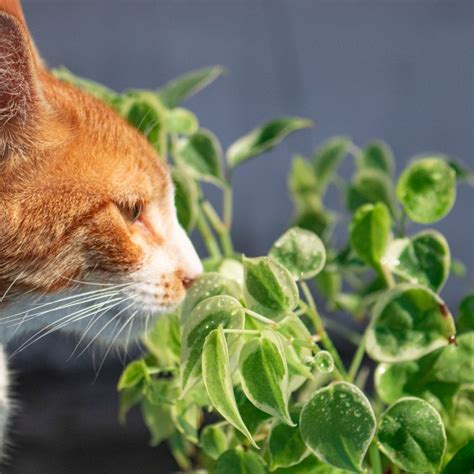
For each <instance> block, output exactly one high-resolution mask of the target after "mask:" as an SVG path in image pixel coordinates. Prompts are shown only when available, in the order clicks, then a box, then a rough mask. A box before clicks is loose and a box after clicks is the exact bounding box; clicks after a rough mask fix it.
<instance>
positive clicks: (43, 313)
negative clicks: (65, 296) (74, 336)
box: [0, 291, 120, 327]
mask: <svg viewBox="0 0 474 474" xmlns="http://www.w3.org/2000/svg"><path fill="white" fill-rule="evenodd" d="M118 295H120V292H118V291H117V292H114V293H107V294H103V295H100V296H93V297H89V298H84V299H82V300H79V301H74V302H72V303H68V304H65V305H60V306H54V307H52V308H49V309H48V310H46V311H40V312H34V310H35V308H31V309H29V310H28V311H26V312H25V313H24V314H23V316H18V317H15V318H13V317H9V318H5V319H4V320H2V321H0V324H7V325H8V326H7V327H11V326H15V324H18V323H16V321H20V323H21V322H24V321H31V320H33V319H36V318H39V317H42V316H47V315H48V314H50V313H54V312H55V311H59V310H67V309H68V308H72V307H74V306H80V305H83V304H85V303H91V302H95V301H99V300H101V299H103V298H107V297H114V296H118ZM28 313H31V314H28Z"/></svg>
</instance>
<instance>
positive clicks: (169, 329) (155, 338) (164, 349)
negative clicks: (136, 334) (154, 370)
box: [144, 313, 181, 368]
mask: <svg viewBox="0 0 474 474" xmlns="http://www.w3.org/2000/svg"><path fill="white" fill-rule="evenodd" d="M144 342H145V346H146V348H147V349H148V351H149V352H150V353H151V354H153V356H154V358H155V362H156V364H157V365H158V367H160V368H171V367H174V366H176V365H178V363H179V356H180V352H181V336H180V327H179V316H178V314H177V313H170V314H165V315H163V316H160V317H159V318H158V320H157V321H156V323H155V324H154V325H153V327H152V329H151V331H148V332H147V333H146V334H145V337H144Z"/></svg>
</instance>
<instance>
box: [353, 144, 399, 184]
mask: <svg viewBox="0 0 474 474" xmlns="http://www.w3.org/2000/svg"><path fill="white" fill-rule="evenodd" d="M357 165H358V166H359V168H360V169H364V168H369V169H374V170H377V171H381V172H382V173H385V174H387V175H388V176H392V175H393V172H394V170H395V159H394V158H393V152H392V150H391V148H390V147H389V146H388V145H387V144H386V143H385V142H382V141H379V140H377V141H374V142H371V143H369V144H368V145H367V146H366V147H365V148H364V150H363V151H362V153H360V154H359V155H358V156H357Z"/></svg>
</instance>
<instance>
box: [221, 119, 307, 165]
mask: <svg viewBox="0 0 474 474" xmlns="http://www.w3.org/2000/svg"><path fill="white" fill-rule="evenodd" d="M312 125H313V122H311V120H308V119H303V118H300V117H284V118H280V119H276V120H272V121H270V122H267V123H265V124H263V125H261V126H260V127H257V128H255V129H254V130H252V131H251V132H249V133H247V134H246V135H244V136H243V137H241V138H239V139H238V140H237V141H235V142H234V143H233V144H232V145H231V146H230V147H229V149H228V150H227V161H228V163H229V166H230V167H231V168H235V167H236V166H238V165H240V164H241V163H243V162H245V161H247V160H249V159H250V158H252V157H254V156H257V155H261V154H262V153H265V152H266V151H269V150H271V149H272V148H273V147H275V146H276V145H278V143H280V142H281V141H282V140H283V139H284V138H285V137H286V136H288V135H289V134H290V133H292V132H295V131H297V130H301V129H303V128H308V127H311V126H312Z"/></svg>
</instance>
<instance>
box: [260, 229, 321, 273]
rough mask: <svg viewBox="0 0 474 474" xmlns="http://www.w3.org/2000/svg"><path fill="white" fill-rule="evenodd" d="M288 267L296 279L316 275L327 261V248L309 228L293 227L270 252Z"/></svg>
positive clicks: (271, 255)
mask: <svg viewBox="0 0 474 474" xmlns="http://www.w3.org/2000/svg"><path fill="white" fill-rule="evenodd" d="M269 255H270V257H273V258H274V259H275V260H276V261H277V262H279V263H281V264H282V265H283V266H284V267H286V268H287V269H288V270H289V271H290V273H291V274H292V275H293V277H294V278H295V280H307V279H309V278H313V277H314V276H316V275H317V274H318V273H319V272H320V271H321V270H322V269H323V268H324V265H325V263H326V249H325V248H324V244H323V243H322V242H321V239H320V238H319V237H318V236H317V235H316V234H315V233H314V232H311V231H309V230H305V229H301V228H299V227H292V228H291V229H289V230H287V231H286V232H285V233H284V234H283V235H282V236H281V237H280V238H279V239H278V240H277V241H276V242H275V243H274V244H273V247H272V248H271V250H270V253H269Z"/></svg>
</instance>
